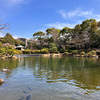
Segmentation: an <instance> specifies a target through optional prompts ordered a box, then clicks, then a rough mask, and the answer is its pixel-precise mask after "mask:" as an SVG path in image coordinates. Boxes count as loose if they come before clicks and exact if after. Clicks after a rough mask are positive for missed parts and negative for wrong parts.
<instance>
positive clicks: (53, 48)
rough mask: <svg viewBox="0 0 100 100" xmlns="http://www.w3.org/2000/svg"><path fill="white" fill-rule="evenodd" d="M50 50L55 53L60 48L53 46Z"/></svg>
mask: <svg viewBox="0 0 100 100" xmlns="http://www.w3.org/2000/svg"><path fill="white" fill-rule="evenodd" d="M49 51H50V53H55V52H57V51H58V50H57V47H52V48H50V49H49Z"/></svg>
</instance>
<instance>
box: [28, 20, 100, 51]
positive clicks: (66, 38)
mask: <svg viewBox="0 0 100 100" xmlns="http://www.w3.org/2000/svg"><path fill="white" fill-rule="evenodd" d="M51 43H54V44H55V46H56V47H57V49H58V50H59V51H60V50H62V51H65V50H69V49H74V50H75V49H92V48H99V46H100V22H97V21H96V20H95V19H89V20H88V19H87V20H85V21H83V22H82V24H78V25H76V26H75V27H74V28H69V27H64V28H63V29H62V30H59V29H55V28H49V29H47V30H46V33H44V32H42V31H39V32H36V33H34V34H33V38H32V39H30V40H29V43H28V48H29V49H43V48H50V46H51Z"/></svg>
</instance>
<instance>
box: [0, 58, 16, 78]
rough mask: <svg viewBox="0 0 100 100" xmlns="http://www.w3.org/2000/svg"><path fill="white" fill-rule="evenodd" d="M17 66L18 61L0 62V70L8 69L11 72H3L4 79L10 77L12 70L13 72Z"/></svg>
mask: <svg viewBox="0 0 100 100" xmlns="http://www.w3.org/2000/svg"><path fill="white" fill-rule="evenodd" d="M17 66H18V60H13V59H8V60H0V70H2V69H3V68H5V67H6V68H8V69H10V70H11V71H10V72H5V75H6V78H9V77H11V74H12V70H14V69H15V68H16V67H17Z"/></svg>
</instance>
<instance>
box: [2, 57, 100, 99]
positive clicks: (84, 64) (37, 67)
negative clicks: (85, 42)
mask: <svg viewBox="0 0 100 100" xmlns="http://www.w3.org/2000/svg"><path fill="white" fill-rule="evenodd" d="M5 67H7V68H8V69H10V70H11V72H9V73H3V72H0V78H2V77H3V78H4V79H5V80H7V81H8V83H7V82H5V84H6V85H7V84H8V85H9V87H11V88H12V87H13V88H16V87H17V88H16V91H19V90H17V89H20V88H23V89H24V90H25V86H26V87H27V86H29V85H31V84H32V87H33V90H34V94H35V93H37V94H38V92H39V91H41V92H42V91H44V93H46V92H50V89H51V88H52V87H54V88H53V89H52V90H51V91H53V92H54V93H55V92H57V91H56V90H59V91H60V93H59V94H61V95H65V94H66V93H69V92H71V93H72V91H69V90H73V93H72V94H75V95H77V96H79V95H80V96H81V94H80V93H79V94H78V93H76V91H78V90H79V91H83V90H85V92H84V93H85V94H89V93H90V94H91V93H95V92H96V91H100V58H98V59H95V58H43V57H21V58H20V59H18V60H6V61H4V60H0V70H2V69H3V68H5ZM19 80H20V81H19ZM27 80H28V81H27ZM26 81H27V82H26ZM11 82H13V83H14V84H11ZM41 82H43V84H42V83H41ZM40 83H41V85H42V87H40ZM46 86H47V87H46ZM37 88H38V90H39V91H36V90H37ZM68 88H69V89H68ZM46 89H47V90H46ZM48 89H49V91H48ZM65 89H68V90H67V91H66V92H65V93H64V90H65ZM24 90H23V91H24ZM8 91H9V88H8ZM25 92H26V93H27V91H25ZM0 93H1V92H0ZM5 93H6V92H5ZM17 93H18V92H17ZM50 93H52V92H50ZM71 93H69V94H71ZM99 93H100V92H99ZM35 95H36V94H35ZM82 96H83V95H82ZM16 97H17V96H16ZM80 99H81V98H80ZM5 100H6V99H5ZM12 100H13V99H12ZM16 100H18V99H16ZM37 100H39V99H37ZM41 100H42V99H41ZM45 100H46V99H45ZM59 100H61V98H60V99H59ZM70 100H75V99H73V97H72V99H70ZM83 100H84V99H83Z"/></svg>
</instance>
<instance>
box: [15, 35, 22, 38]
mask: <svg viewBox="0 0 100 100" xmlns="http://www.w3.org/2000/svg"><path fill="white" fill-rule="evenodd" d="M19 37H21V36H18V35H13V38H14V39H17V38H19Z"/></svg>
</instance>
